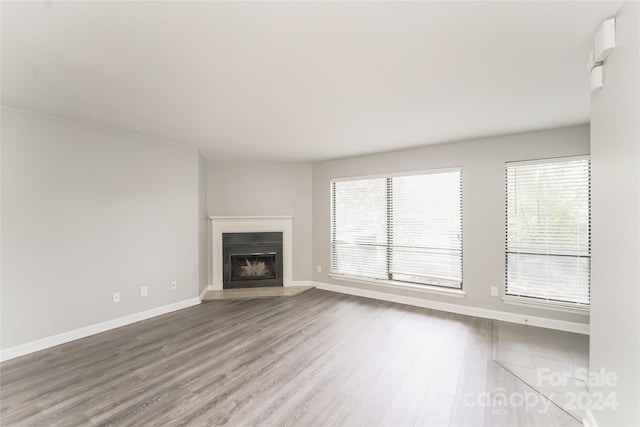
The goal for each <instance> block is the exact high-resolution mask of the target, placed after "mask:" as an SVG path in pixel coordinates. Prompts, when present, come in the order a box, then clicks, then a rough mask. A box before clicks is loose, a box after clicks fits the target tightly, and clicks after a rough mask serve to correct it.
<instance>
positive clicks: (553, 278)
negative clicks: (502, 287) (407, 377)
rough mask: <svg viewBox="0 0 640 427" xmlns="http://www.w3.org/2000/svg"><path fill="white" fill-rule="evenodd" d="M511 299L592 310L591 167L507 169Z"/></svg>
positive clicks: (564, 163) (558, 162)
mask: <svg viewBox="0 0 640 427" xmlns="http://www.w3.org/2000/svg"><path fill="white" fill-rule="evenodd" d="M506 175H507V176H506V181H507V235H506V294H507V295H511V296H518V297H527V298H531V299H537V300H539V301H551V302H554V301H555V302H560V303H572V304H581V305H588V304H589V282H590V269H591V237H590V236H591V223H590V163H589V160H588V159H585V158H565V159H554V160H547V161H544V162H528V163H527V162H518V163H507V165H506Z"/></svg>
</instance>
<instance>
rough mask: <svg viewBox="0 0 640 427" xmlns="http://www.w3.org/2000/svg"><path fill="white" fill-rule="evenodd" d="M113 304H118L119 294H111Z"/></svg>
mask: <svg viewBox="0 0 640 427" xmlns="http://www.w3.org/2000/svg"><path fill="white" fill-rule="evenodd" d="M113 302H120V292H114V293H113Z"/></svg>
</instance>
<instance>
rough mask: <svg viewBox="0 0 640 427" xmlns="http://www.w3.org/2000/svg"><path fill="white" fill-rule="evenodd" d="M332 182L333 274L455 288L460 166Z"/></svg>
mask: <svg viewBox="0 0 640 427" xmlns="http://www.w3.org/2000/svg"><path fill="white" fill-rule="evenodd" d="M331 185H332V227H331V228H332V230H331V231H332V236H331V237H332V260H331V270H332V273H334V274H338V275H344V276H354V277H359V278H366V279H378V280H391V281H395V282H405V283H413V284H420V285H435V286H444V287H449V288H456V289H460V288H461V287H462V198H461V197H462V189H461V186H462V182H461V171H460V169H459V168H457V169H455V170H451V169H449V170H447V171H439V172H433V173H425V174H420V175H406V176H393V177H376V178H369V179H351V180H340V181H334V182H332V184H331Z"/></svg>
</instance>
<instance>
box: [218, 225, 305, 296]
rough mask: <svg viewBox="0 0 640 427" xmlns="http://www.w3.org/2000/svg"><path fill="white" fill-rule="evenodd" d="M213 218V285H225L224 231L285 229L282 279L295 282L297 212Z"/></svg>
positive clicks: (272, 230)
mask: <svg viewBox="0 0 640 427" xmlns="http://www.w3.org/2000/svg"><path fill="white" fill-rule="evenodd" d="M209 220H210V221H211V273H212V283H211V284H210V285H209V289H212V290H221V289H222V274H223V266H222V234H223V233H260V232H281V233H282V282H283V285H284V286H294V284H293V238H292V233H293V216H210V217H209Z"/></svg>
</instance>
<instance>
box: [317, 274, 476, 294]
mask: <svg viewBox="0 0 640 427" xmlns="http://www.w3.org/2000/svg"><path fill="white" fill-rule="evenodd" d="M329 277H331V278H332V279H335V280H342V281H345V282H355V283H364V284H367V285H376V286H381V287H385V288H391V289H410V290H412V291H418V292H424V293H427V294H436V295H445V296H449V297H457V298H463V297H464V296H465V295H467V294H466V292H464V291H463V290H462V289H453V288H451V289H450V288H444V287H439V286H432V285H414V284H411V283H404V282H396V281H393V280H379V279H364V278H361V277H356V276H346V275H343V274H329Z"/></svg>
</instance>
